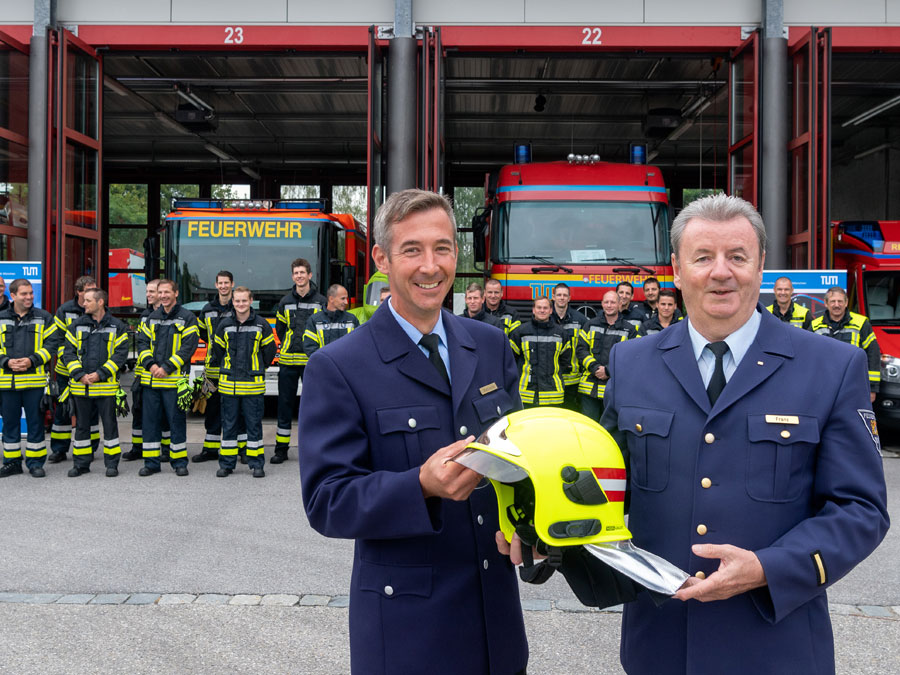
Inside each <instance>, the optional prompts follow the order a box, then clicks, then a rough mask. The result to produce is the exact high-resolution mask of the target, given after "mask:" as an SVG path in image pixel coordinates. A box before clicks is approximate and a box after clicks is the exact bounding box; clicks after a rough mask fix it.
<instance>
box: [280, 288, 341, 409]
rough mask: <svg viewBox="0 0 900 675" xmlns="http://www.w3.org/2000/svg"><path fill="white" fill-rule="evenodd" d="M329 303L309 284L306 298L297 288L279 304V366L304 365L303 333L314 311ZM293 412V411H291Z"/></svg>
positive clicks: (323, 307)
mask: <svg viewBox="0 0 900 675" xmlns="http://www.w3.org/2000/svg"><path fill="white" fill-rule="evenodd" d="M327 305H328V300H327V299H326V298H325V296H324V295H322V294H321V293H319V289H318V288H317V287H316V285H315V284H314V283H312V282H310V284H309V291H307V293H306V295H302V296H301V295H299V294H298V293H297V288H296V286H295V287H294V288H292V289H291V292H290V293H288V294H287V295H285V296H284V297H283V298H282V299H281V301H280V302H279V303H278V308H277V309H276V310H275V311H276V315H275V333H276V334H277V335H278V341H279V342H280V343H281V350H280V351H279V353H278V365H279V366H305V365H306V361H307V360H308V357H307V356H306V352H304V351H303V334H304V333H305V332H306V322H307V321H308V320H309V317H311V316H312V315H313V314H315V313H316V312H321V311H322V310H323V309H325V307H326V306H327ZM294 412H295V413H296V410H295V411H294Z"/></svg>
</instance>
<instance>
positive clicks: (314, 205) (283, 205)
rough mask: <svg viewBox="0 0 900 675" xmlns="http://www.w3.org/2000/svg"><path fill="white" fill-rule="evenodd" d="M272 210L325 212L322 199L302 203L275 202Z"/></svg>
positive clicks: (292, 201) (291, 201)
mask: <svg viewBox="0 0 900 675" xmlns="http://www.w3.org/2000/svg"><path fill="white" fill-rule="evenodd" d="M272 208H273V209H307V210H308V209H316V210H317V211H324V210H325V200H324V199H307V200H304V201H294V200H290V201H280V202H275V204H274V205H273V206H272Z"/></svg>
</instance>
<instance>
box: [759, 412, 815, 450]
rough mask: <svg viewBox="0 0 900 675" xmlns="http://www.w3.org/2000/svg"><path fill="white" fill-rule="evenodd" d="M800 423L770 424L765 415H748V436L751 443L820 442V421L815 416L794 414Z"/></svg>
mask: <svg viewBox="0 0 900 675" xmlns="http://www.w3.org/2000/svg"><path fill="white" fill-rule="evenodd" d="M792 417H796V418H797V421H798V422H799V423H798V424H770V423H768V422H766V416H765V415H747V438H749V439H750V442H751V443H759V442H760V441H768V442H770V443H778V444H779V445H789V444H790V443H818V442H819V423H818V420H817V419H816V418H815V417H810V416H808V415H792Z"/></svg>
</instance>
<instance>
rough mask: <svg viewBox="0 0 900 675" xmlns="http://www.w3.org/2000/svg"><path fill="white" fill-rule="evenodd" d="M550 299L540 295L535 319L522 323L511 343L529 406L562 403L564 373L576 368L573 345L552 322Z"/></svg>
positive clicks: (523, 397) (520, 391) (534, 313)
mask: <svg viewBox="0 0 900 675" xmlns="http://www.w3.org/2000/svg"><path fill="white" fill-rule="evenodd" d="M551 312H552V309H551V304H550V298H536V299H535V301H534V309H533V318H532V319H531V320H529V321H526V322H525V323H523V324H521V325H519V327H518V328H516V329H514V330H513V332H512V333H511V334H510V336H509V344H510V346H511V347H512V350H513V353H514V354H515V355H516V357H517V360H518V361H519V362H520V369H519V370H520V375H519V395H520V396H521V397H522V403H523V404H524V405H525V406H526V407H533V406H540V405H562V403H563V398H564V393H565V392H564V389H563V377H562V375H563V373H565V372H568V371H571V369H572V365H571V364H572V350H571V344H570V343H569V341H568V340H567V339H566V334H565V332H564V331H563V329H562V328H560V327H559V326H557V325H555V324H554V323H553V322H552V321H550V313H551Z"/></svg>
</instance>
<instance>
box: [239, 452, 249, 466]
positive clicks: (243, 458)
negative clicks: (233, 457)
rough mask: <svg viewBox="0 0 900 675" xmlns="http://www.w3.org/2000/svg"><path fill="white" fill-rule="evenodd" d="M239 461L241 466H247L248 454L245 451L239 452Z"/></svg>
mask: <svg viewBox="0 0 900 675" xmlns="http://www.w3.org/2000/svg"><path fill="white" fill-rule="evenodd" d="M238 459H239V460H241V464H246V463H247V453H246V452H243V451H240V452H238Z"/></svg>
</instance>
